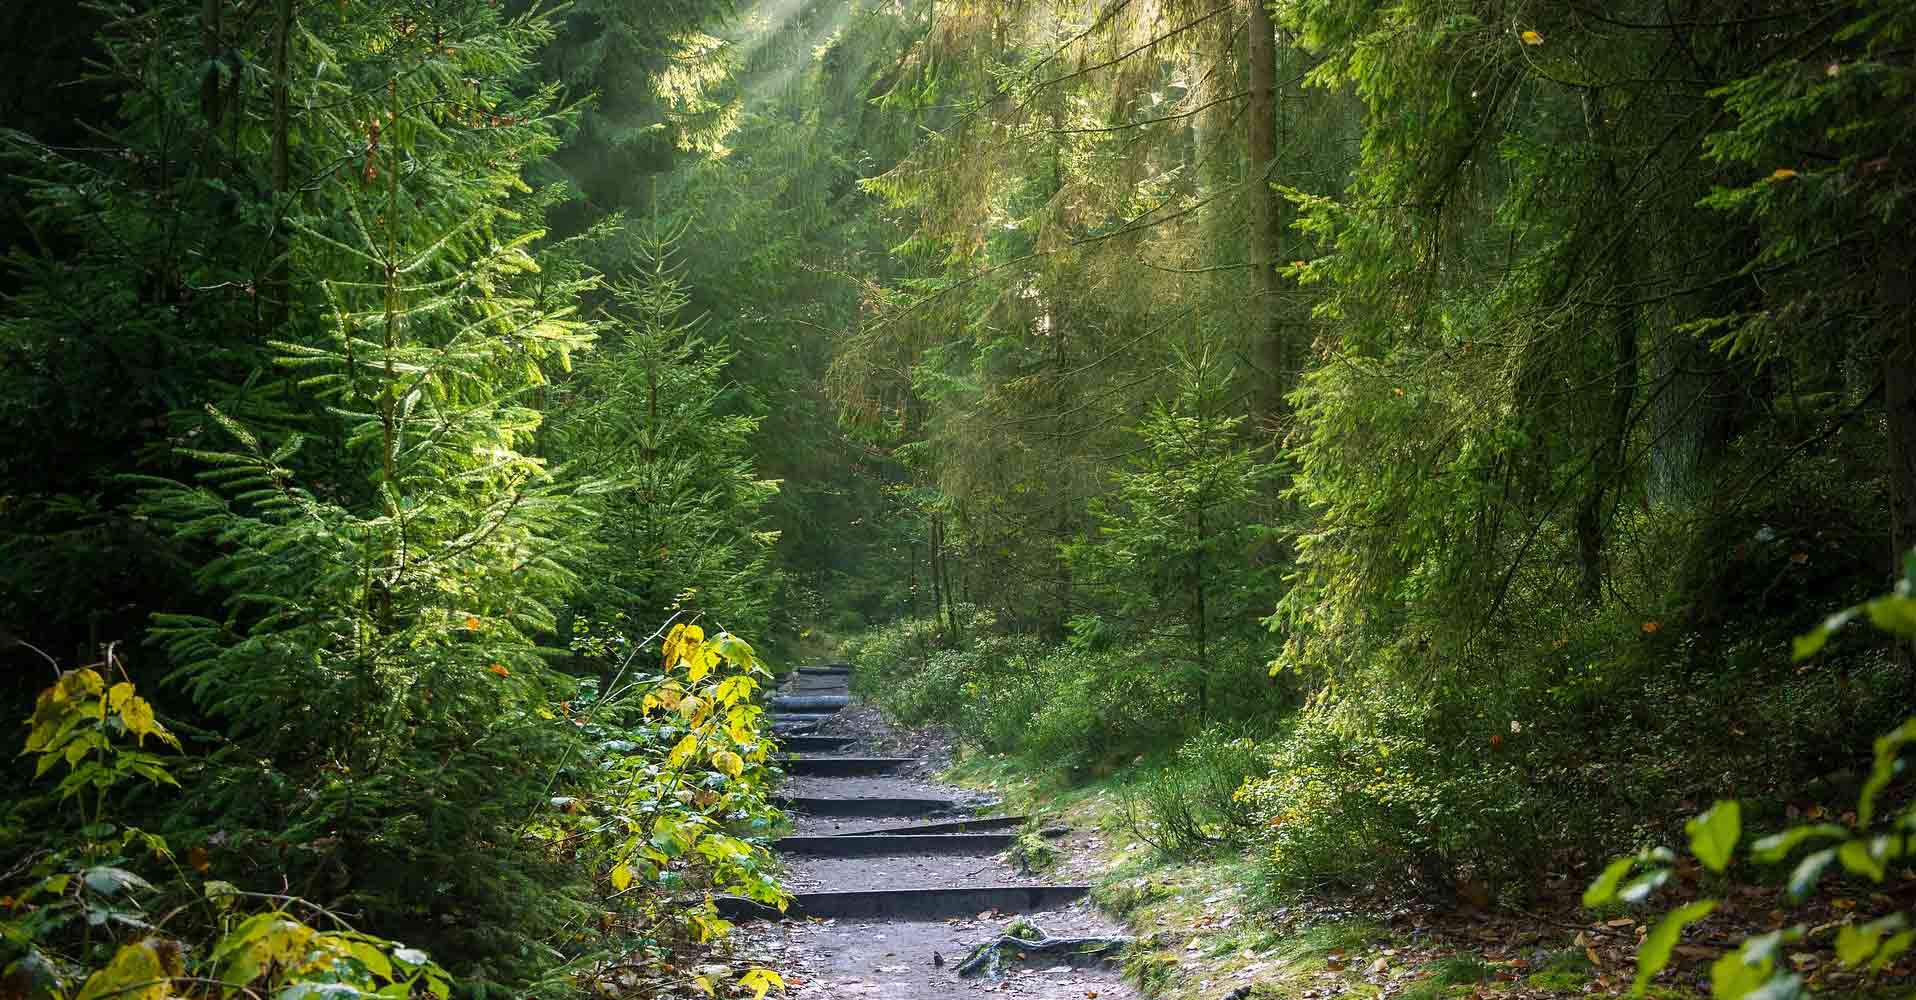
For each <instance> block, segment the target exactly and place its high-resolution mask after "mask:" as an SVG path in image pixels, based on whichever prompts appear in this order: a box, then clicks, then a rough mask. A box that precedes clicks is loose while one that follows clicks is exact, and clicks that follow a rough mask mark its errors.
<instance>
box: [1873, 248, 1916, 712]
mask: <svg viewBox="0 0 1916 1000" xmlns="http://www.w3.org/2000/svg"><path fill="white" fill-rule="evenodd" d="M1887 244H1888V245H1887V247H1886V249H1887V250H1889V251H1891V252H1894V253H1897V254H1899V256H1894V257H1885V258H1881V259H1883V260H1885V261H1890V262H1894V263H1889V264H1887V265H1886V266H1885V267H1884V268H1883V296H1882V297H1883V300H1884V306H1885V319H1886V320H1887V321H1888V329H1887V334H1888V336H1887V338H1886V342H1885V343H1884V345H1883V406H1884V410H1885V413H1884V417H1885V421H1884V423H1885V425H1886V427H1887V430H1888V436H1889V545H1890V565H1891V567H1892V570H1891V571H1892V573H1894V575H1895V577H1896V578H1897V579H1900V578H1901V577H1902V571H1903V560H1904V559H1905V558H1906V557H1907V556H1908V555H1909V552H1910V550H1911V549H1912V548H1916V288H1912V287H1910V286H1911V283H1912V282H1916V267H1912V266H1911V263H1910V258H1909V256H1908V255H1909V254H1910V253H1911V252H1912V251H1916V245H1913V244H1916V241H1912V240H1911V239H1910V238H1909V236H1908V235H1907V233H1900V234H1898V235H1897V236H1895V237H1892V238H1891V239H1890V240H1888V241H1887ZM1896 646H1897V649H1896V655H1897V659H1898V660H1900V661H1901V662H1902V664H1903V667H1904V669H1906V670H1908V671H1910V672H1911V673H1912V674H1916V639H1905V640H1904V641H1902V642H1899V643H1897V644H1896Z"/></svg>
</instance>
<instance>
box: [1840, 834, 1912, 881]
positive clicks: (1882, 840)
mask: <svg viewBox="0 0 1916 1000" xmlns="http://www.w3.org/2000/svg"><path fill="white" fill-rule="evenodd" d="M1901 846H1902V845H1901V842H1900V840H1899V839H1898V838H1892V837H1888V836H1876V837H1870V838H1868V839H1867V840H1863V839H1858V840H1852V841H1848V842H1847V843H1845V844H1843V846H1841V847H1839V848H1837V850H1836V857H1837V858H1838V860H1840V861H1842V862H1843V867H1844V868H1845V869H1847V870H1848V871H1849V872H1850V873H1852V874H1855V875H1867V876H1869V879H1870V881H1872V882H1881V881H1882V880H1883V876H1884V875H1886V874H1888V871H1889V865H1888V862H1890V861H1892V860H1894V859H1895V858H1896V857H1897V855H1899V854H1900V853H1901Z"/></svg>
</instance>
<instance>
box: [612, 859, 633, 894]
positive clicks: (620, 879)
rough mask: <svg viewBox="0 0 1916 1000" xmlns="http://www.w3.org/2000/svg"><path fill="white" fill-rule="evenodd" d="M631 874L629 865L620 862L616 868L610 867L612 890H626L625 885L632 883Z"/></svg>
mask: <svg viewBox="0 0 1916 1000" xmlns="http://www.w3.org/2000/svg"><path fill="white" fill-rule="evenodd" d="M632 875H633V872H632V866H631V865H623V864H622V865H620V866H618V867H617V868H614V869H612V888H613V890H614V891H616V892H624V891H625V890H626V887H628V886H630V885H631V884H632Z"/></svg>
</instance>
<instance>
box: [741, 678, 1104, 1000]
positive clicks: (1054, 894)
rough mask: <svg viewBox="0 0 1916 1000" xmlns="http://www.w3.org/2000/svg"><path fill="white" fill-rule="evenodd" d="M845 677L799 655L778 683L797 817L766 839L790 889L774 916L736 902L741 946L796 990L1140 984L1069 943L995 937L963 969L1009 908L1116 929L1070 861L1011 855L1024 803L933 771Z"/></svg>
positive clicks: (1091, 934)
mask: <svg viewBox="0 0 1916 1000" xmlns="http://www.w3.org/2000/svg"><path fill="white" fill-rule="evenodd" d="M848 679H849V673H848V671H847V670H846V669H843V668H839V667H834V666H826V667H807V668H801V669H800V670H799V671H797V672H795V673H794V674H793V675H792V676H791V677H790V678H789V679H788V680H787V682H786V683H785V685H784V686H783V687H782V688H781V689H780V693H779V694H778V695H777V697H776V698H775V699H774V702H773V708H774V711H775V718H776V719H777V722H776V728H777V730H778V731H779V733H780V735H781V739H782V742H783V744H784V746H785V749H786V750H787V752H788V753H790V754H791V755H792V758H791V760H790V761H789V762H788V765H787V770H788V774H789V777H788V778H787V780H786V782H785V784H784V786H783V788H784V793H785V803H786V808H787V810H788V811H789V813H790V815H791V817H792V824H793V829H792V831H791V833H790V835H789V836H787V837H785V838H783V839H781V840H780V841H779V842H778V844H777V851H778V854H779V856H780V859H781V861H782V862H783V863H784V865H785V877H784V881H785V884H786V886H787V888H788V889H790V890H791V891H792V892H793V893H794V901H793V904H792V906H791V908H790V910H788V911H787V913H786V914H785V915H784V917H783V918H779V919H771V918H768V915H767V914H765V913H763V912H759V913H754V912H752V911H751V910H750V909H749V908H746V907H741V908H740V912H739V913H738V914H737V916H739V917H753V916H757V917H760V918H761V919H755V920H749V922H745V923H742V925H741V929H740V934H739V937H738V939H737V942H736V947H737V952H738V954H739V956H740V957H741V958H744V959H746V960H749V961H752V962H757V963H762V964H764V965H767V966H769V967H772V968H775V969H778V970H780V971H781V973H782V974H783V975H784V976H785V978H786V981H787V983H788V984H789V985H790V987H791V994H790V995H791V996H792V997H794V998H798V1000H828V998H829V1000H839V998H858V997H872V998H884V1000H934V998H945V997H956V996H968V995H971V994H974V993H991V994H994V995H1002V996H1011V997H1026V998H1033V1000H1070V998H1077V1000H1087V998H1088V1000H1137V998H1139V997H1140V996H1141V994H1139V993H1138V992H1137V991H1136V989H1135V988H1134V987H1133V986H1131V985H1130V984H1128V983H1126V982H1124V981H1123V978H1122V976H1121V975H1120V973H1119V970H1118V968H1117V967H1116V965H1115V964H1114V963H1113V962H1105V961H1102V960H1100V959H1098V958H1097V957H1095V956H1090V957H1086V956H1074V955H1072V954H1070V951H1071V949H1064V952H1065V953H1063V954H1054V953H1040V952H1039V951H1038V949H1035V948H1027V949H1017V950H1016V951H1014V950H1012V949H1004V950H1003V951H1001V954H1002V956H1003V958H1002V960H1001V961H998V962H991V963H988V964H987V967H986V969H985V971H984V972H982V973H981V974H977V975H972V976H962V975H960V973H959V967H960V965H962V964H963V963H964V962H965V960H966V958H967V957H968V956H970V955H971V954H972V952H973V950H974V949H975V948H977V947H978V946H979V945H982V944H985V943H987V942H991V941H994V940H997V939H999V938H1000V937H1001V936H1003V935H1006V934H1008V933H1011V932H1012V931H1013V929H1014V926H1016V925H1019V923H1020V922H1021V921H1023V922H1026V923H1028V924H1030V925H1033V926H1035V927H1036V928H1038V929H1040V930H1041V931H1042V932H1043V933H1044V934H1046V935H1048V936H1050V937H1052V938H1102V937H1112V936H1115V935H1117V934H1118V933H1119V931H1118V929H1117V928H1116V926H1115V925H1114V924H1113V923H1112V922H1111V921H1110V920H1109V919H1108V918H1106V917H1105V916H1104V915H1103V914H1101V913H1099V912H1097V911H1096V910H1095V909H1094V908H1093V907H1092V905H1091V903H1090V901H1089V899H1087V898H1086V887H1085V886H1083V885H1077V884H1069V879H1070V871H1069V866H1066V869H1067V870H1066V871H1064V872H1058V873H1049V874H1048V873H1044V872H1034V871H1031V870H1029V869H1027V868H1025V867H1023V866H1022V865H1020V864H1019V863H1018V862H1017V861H1016V860H1014V858H1015V856H1016V852H1015V850H1014V847H1015V845H1016V843H1017V842H1018V840H1019V837H1020V836H1021V832H1020V831H1021V828H1022V827H1024V826H1025V820H1024V817H1017V816H1002V815H997V814H992V813H990V812H989V811H990V810H991V809H992V807H993V806H994V805H995V802H993V801H992V800H990V799H989V798H987V797H985V796H981V795H979V794H978V793H976V792H969V791H966V790H963V789H959V788H954V787H951V786H949V785H945V784H942V783H939V782H937V781H936V780H933V778H932V777H931V775H933V774H935V773H936V771H937V770H938V769H939V768H940V766H941V762H940V760H939V753H938V751H939V749H940V748H938V747H935V746H932V747H926V746H922V745H919V746H914V745H911V744H910V743H909V742H908V741H906V740H905V739H904V738H903V737H902V736H901V734H899V733H897V732H896V731H894V730H892V729H891V727H890V726H888V725H887V724H886V723H885V722H884V720H882V719H881V718H879V716H878V714H877V713H876V712H875V711H873V710H871V709H870V708H868V707H866V706H862V705H855V704H853V703H852V702H851V700H850V697H849V691H848V688H847V683H848ZM1045 834H1049V837H1050V838H1051V839H1056V838H1059V837H1062V836H1064V835H1066V831H1062V830H1050V831H1043V832H1041V833H1040V834H1039V836H1041V837H1043V836H1044V835H1045ZM1018 952H1022V958H1021V957H1019V954H1018ZM1113 954H1114V955H1115V952H1114V953H1113Z"/></svg>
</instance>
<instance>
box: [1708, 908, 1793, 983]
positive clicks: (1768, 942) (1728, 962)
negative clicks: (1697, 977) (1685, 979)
mask: <svg viewBox="0 0 1916 1000" xmlns="http://www.w3.org/2000/svg"><path fill="white" fill-rule="evenodd" d="M1802 937H1803V928H1802V926H1801V925H1798V926H1796V927H1793V928H1790V929H1789V930H1788V931H1771V932H1769V933H1768V934H1758V935H1756V936H1755V937H1750V938H1745V939H1744V940H1743V944H1742V946H1741V947H1739V948H1737V949H1736V950H1735V951H1733V952H1730V953H1729V954H1727V955H1724V956H1723V957H1722V958H1719V959H1717V960H1716V962H1715V963H1713V964H1712V965H1711V966H1710V995H1711V996H1712V997H1714V998H1715V1000H1738V998H1740V997H1747V996H1749V995H1750V994H1752V993H1754V992H1756V991H1758V990H1760V989H1762V988H1763V986H1764V985H1766V984H1768V983H1769V982H1770V979H1771V975H1772V974H1773V973H1774V972H1775V970H1776V955H1777V952H1778V951H1779V950H1781V949H1782V947H1783V943H1784V942H1785V941H1786V940H1787V941H1799V940H1801V939H1802Z"/></svg>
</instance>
